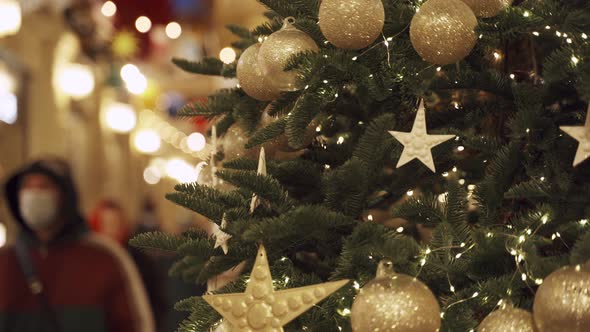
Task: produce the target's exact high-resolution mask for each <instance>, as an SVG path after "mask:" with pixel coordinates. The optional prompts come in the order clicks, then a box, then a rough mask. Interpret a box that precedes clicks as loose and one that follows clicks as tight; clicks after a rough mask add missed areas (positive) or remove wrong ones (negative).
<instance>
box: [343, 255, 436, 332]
mask: <svg viewBox="0 0 590 332" xmlns="http://www.w3.org/2000/svg"><path fill="white" fill-rule="evenodd" d="M350 317H351V320H352V330H353V331H355V332H377V331H378V332H436V331H438V330H439V329H440V325H441V321H440V307H439V305H438V302H437V301H436V298H435V297H434V295H433V294H432V292H431V291H430V289H428V287H426V285H424V284H423V283H422V282H420V281H419V280H418V279H416V278H413V277H410V276H408V275H404V274H397V273H395V272H393V264H392V262H391V261H389V260H383V261H381V262H380V263H379V268H378V269H377V277H376V278H375V279H373V280H371V281H370V282H369V283H367V284H366V285H365V286H364V287H363V288H362V289H361V290H360V292H359V294H358V295H357V296H356V299H355V300H354V303H353V304H352V309H351V316H350Z"/></svg>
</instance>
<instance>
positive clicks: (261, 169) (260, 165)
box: [250, 148, 266, 213]
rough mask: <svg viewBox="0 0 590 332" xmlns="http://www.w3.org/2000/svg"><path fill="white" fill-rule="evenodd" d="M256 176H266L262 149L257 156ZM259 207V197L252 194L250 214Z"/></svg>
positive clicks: (264, 157)
mask: <svg viewBox="0 0 590 332" xmlns="http://www.w3.org/2000/svg"><path fill="white" fill-rule="evenodd" d="M257 174H258V175H266V156H265V154H264V148H261V149H260V155H259V156H258V171H257ZM259 205H260V197H258V195H256V194H254V195H252V201H251V202H250V213H254V210H256V208H257V207H258V206H259Z"/></svg>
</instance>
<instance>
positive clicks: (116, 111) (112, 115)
mask: <svg viewBox="0 0 590 332" xmlns="http://www.w3.org/2000/svg"><path fill="white" fill-rule="evenodd" d="M104 117H105V122H106V124H107V126H108V127H109V128H110V129H111V130H113V131H114V132H117V133H128V132H130V131H132V130H133V128H135V125H136V123H137V115H136V114H135V111H134V110H133V107H131V105H129V104H123V103H117V102H114V103H111V104H109V105H108V106H107V107H106V108H105V114H104Z"/></svg>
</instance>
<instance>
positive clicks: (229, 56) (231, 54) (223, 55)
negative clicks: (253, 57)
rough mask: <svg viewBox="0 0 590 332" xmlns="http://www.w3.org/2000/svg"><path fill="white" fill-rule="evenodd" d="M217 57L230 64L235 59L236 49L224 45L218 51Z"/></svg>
mask: <svg viewBox="0 0 590 332" xmlns="http://www.w3.org/2000/svg"><path fill="white" fill-rule="evenodd" d="M219 59H220V60H221V61H223V63H226V64H230V63H232V62H234V61H236V51H234V49H233V48H231V47H225V48H223V49H222V50H221V52H219Z"/></svg>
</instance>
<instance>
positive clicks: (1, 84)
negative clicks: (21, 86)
mask: <svg viewBox="0 0 590 332" xmlns="http://www.w3.org/2000/svg"><path fill="white" fill-rule="evenodd" d="M15 88H16V83H15V81H14V78H13V77H12V76H10V75H9V74H8V73H7V72H5V71H3V70H2V68H0V92H14V90H15Z"/></svg>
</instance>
